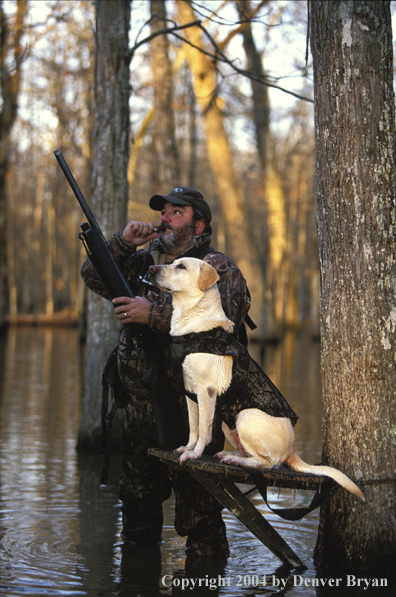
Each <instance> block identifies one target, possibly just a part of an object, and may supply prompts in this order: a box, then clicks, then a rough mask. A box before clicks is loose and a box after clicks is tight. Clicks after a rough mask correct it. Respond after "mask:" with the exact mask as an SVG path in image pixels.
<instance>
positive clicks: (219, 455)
mask: <svg viewBox="0 0 396 597" xmlns="http://www.w3.org/2000/svg"><path fill="white" fill-rule="evenodd" d="M231 454H232V452H227V450H223V451H222V452H217V454H215V457H216V458H220V460H222V459H223V458H224V457H225V456H230V455H231Z"/></svg>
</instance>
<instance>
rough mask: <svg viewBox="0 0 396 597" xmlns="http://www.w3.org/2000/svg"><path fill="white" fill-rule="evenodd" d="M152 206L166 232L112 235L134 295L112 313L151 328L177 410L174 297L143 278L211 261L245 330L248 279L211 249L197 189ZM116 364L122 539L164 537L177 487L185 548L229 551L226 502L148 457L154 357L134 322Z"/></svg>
mask: <svg viewBox="0 0 396 597" xmlns="http://www.w3.org/2000/svg"><path fill="white" fill-rule="evenodd" d="M150 207H151V208H152V209H153V210H155V211H159V212H160V214H161V215H160V218H159V222H158V225H159V227H160V230H161V232H159V233H158V232H154V225H153V224H152V223H148V224H146V223H143V222H137V221H131V222H129V223H128V224H127V226H126V227H125V229H124V230H123V231H122V232H117V233H116V234H114V235H113V236H112V238H111V239H110V240H109V241H108V245H109V248H110V250H111V251H112V253H113V255H114V257H115V258H116V260H117V262H118V264H119V266H120V268H121V270H122V272H123V274H124V276H125V278H126V280H127V281H128V283H129V285H130V287H131V289H132V290H133V291H134V294H135V295H136V298H133V299H131V298H128V297H117V298H115V299H114V300H113V304H114V307H115V309H114V312H115V314H116V316H117V317H118V319H119V320H120V321H121V322H122V323H123V324H140V325H144V326H148V327H149V328H151V330H152V331H153V333H154V334H155V337H156V340H157V342H158V344H159V346H160V351H159V352H160V354H161V372H162V373H163V375H164V379H166V383H167V384H168V385H169V387H170V389H171V392H172V395H173V396H174V397H176V399H177V401H178V405H179V406H178V408H180V410H185V409H186V405H185V399H184V395H183V389H182V388H181V387H180V386H179V385H178V383H177V381H176V378H175V376H174V374H173V371H172V366H171V356H170V345H171V338H170V335H169V330H170V321H171V316H172V304H171V296H168V295H167V294H166V293H165V292H164V291H161V290H159V289H158V288H155V287H152V286H151V285H150V284H149V283H148V282H147V280H145V275H146V273H147V270H148V268H149V266H150V265H158V264H163V263H172V262H173V261H174V260H175V259H176V258H178V257H181V256H189V257H196V258H199V259H204V260H205V261H207V262H208V263H210V265H212V266H213V267H214V268H215V269H216V270H217V272H218V274H219V276H220V280H219V282H218V286H219V291H220V295H221V299H222V305H223V309H224V311H225V313H226V315H227V317H228V318H229V319H231V320H232V321H233V322H235V324H236V325H235V329H236V330H243V329H244V328H243V322H244V319H245V316H246V314H247V311H248V310H249V307H250V300H249V297H248V292H247V288H246V283H245V280H244V278H243V276H242V274H241V272H240V270H239V269H238V267H237V266H236V265H235V263H234V262H233V261H232V260H231V259H229V258H228V257H226V256H225V255H223V254H221V253H218V252H217V251H215V250H214V249H212V248H211V247H210V234H211V232H212V228H211V225H210V222H211V220H212V213H211V210H210V207H209V205H208V203H207V202H206V201H205V199H204V198H203V196H202V194H201V193H200V192H199V191H197V190H195V189H190V188H186V187H177V188H175V189H173V190H172V191H171V192H170V193H169V194H168V195H154V196H153V197H151V199H150ZM147 241H153V242H152V243H151V245H150V247H149V249H148V250H144V249H139V250H137V248H138V247H140V246H141V245H143V244H145V243H146V242H147ZM81 274H82V277H83V279H84V281H85V282H86V284H87V285H88V287H89V288H90V289H91V290H93V291H94V292H96V293H98V294H101V295H102V296H106V291H105V290H104V289H103V286H102V285H101V283H100V281H99V280H98V278H97V275H96V273H95V270H94V268H93V266H92V264H91V262H90V260H89V259H87V260H86V261H85V263H84V265H83V267H82V270H81ZM131 328H132V332H131ZM237 334H238V332H237ZM117 366H118V374H119V380H120V383H121V387H122V390H123V391H124V392H126V393H127V395H128V399H129V403H128V406H127V407H126V420H125V428H124V433H123V461H122V474H121V477H120V479H119V481H118V485H117V494H118V496H119V498H120V500H121V501H122V502H123V506H122V511H123V531H122V537H123V539H124V540H126V541H133V542H136V543H140V542H141V543H149V542H159V541H161V531H162V522H163V518H162V503H163V502H164V501H165V500H166V499H168V498H169V497H170V495H171V491H172V487H173V489H174V492H175V509H176V510H175V528H176V531H177V532H178V534H179V535H181V536H187V554H190V555H198V556H211V557H213V556H225V555H226V554H227V553H228V543H227V538H226V532H225V525H224V522H223V520H222V516H221V509H222V508H221V506H220V504H219V503H218V502H217V501H216V500H215V499H214V498H213V497H212V496H211V495H210V494H209V493H208V492H207V491H206V490H204V489H203V488H202V487H201V486H200V485H199V484H198V483H197V482H196V481H195V480H194V479H193V478H192V477H191V476H190V475H189V474H188V473H178V474H173V475H172V478H171V476H170V472H169V470H168V468H167V467H166V466H165V465H163V464H162V463H160V462H159V461H157V460H155V459H153V458H150V457H148V456H147V450H148V448H150V447H157V446H158V433H157V428H156V427H157V425H158V423H156V421H155V417H154V413H153V403H152V396H151V394H150V389H149V388H148V387H147V385H145V384H144V383H143V381H142V378H143V376H144V375H145V373H146V371H147V368H148V356H147V355H146V354H145V350H144V348H143V346H142V344H141V343H140V341H139V338H138V336H137V335H136V334H134V332H133V326H126V327H125V326H123V327H122V329H121V332H120V336H119V344H118V349H117ZM164 400H165V390H164ZM215 427H216V428H215V429H214V430H213V441H212V443H211V444H210V446H208V448H207V450H206V453H215V452H217V451H219V450H220V449H222V447H223V442H224V437H223V435H222V432H221V428H220V425H219V424H217V425H216V426H215ZM174 447H177V446H174Z"/></svg>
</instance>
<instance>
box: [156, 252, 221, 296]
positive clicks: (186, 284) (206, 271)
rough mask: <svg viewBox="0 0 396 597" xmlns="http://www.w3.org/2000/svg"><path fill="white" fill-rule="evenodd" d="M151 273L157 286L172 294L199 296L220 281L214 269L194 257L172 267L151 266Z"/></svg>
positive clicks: (177, 262) (176, 261) (179, 260)
mask: <svg viewBox="0 0 396 597" xmlns="http://www.w3.org/2000/svg"><path fill="white" fill-rule="evenodd" d="M149 273H150V278H151V280H152V281H153V283H154V284H155V285H156V286H159V287H160V288H162V289H163V290H166V292H171V293H177V292H184V293H187V294H197V292H204V291H205V290H207V289H208V288H210V287H211V286H213V284H215V283H216V282H217V281H218V280H219V279H220V278H219V275H218V273H217V272H216V270H215V269H214V267H212V266H211V265H209V263H206V262H205V261H202V260H201V259H195V258H194V257H182V258H181V259H176V260H175V261H174V262H173V263H171V264H170V265H151V266H150V268H149Z"/></svg>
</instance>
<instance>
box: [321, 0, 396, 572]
mask: <svg viewBox="0 0 396 597" xmlns="http://www.w3.org/2000/svg"><path fill="white" fill-rule="evenodd" d="M310 7H311V8H310V16H311V34H310V38H311V48H312V54H313V63H314V85H315V120H316V154H317V158H316V162H317V201H318V205H317V216H318V242H319V255H320V277H321V291H320V295H321V296H320V299H321V338H322V349H321V351H322V378H323V381H322V384H323V407H324V408H323V412H324V421H323V434H324V451H323V457H324V461H325V462H326V463H328V464H330V465H332V466H335V467H337V468H341V469H342V470H344V471H345V472H346V473H347V474H348V475H350V476H351V477H352V478H354V479H355V480H356V481H357V483H358V484H360V485H361V487H362V489H363V491H364V492H365V495H366V503H363V502H360V501H357V500H356V498H354V497H352V496H351V495H350V494H347V493H346V492H344V491H342V490H336V491H334V492H333V494H332V496H331V499H330V500H328V501H327V502H326V503H325V505H324V506H323V507H322V511H321V520H320V529H319V536H318V542H317V547H316V558H317V561H318V563H319V564H326V565H331V566H335V567H340V568H360V569H376V570H379V569H391V567H393V566H394V555H395V553H396V519H395V509H396V482H395V471H396V439H395V438H396V401H395V387H396V367H395V355H396V338H395V330H396V287H395V271H396V246H395V137H394V135H395V108H394V105H395V104H394V93H393V57H392V28H391V14H390V2H370V1H366V0H359V1H354V2H352V1H346V2H331V1H323V2H311V3H310Z"/></svg>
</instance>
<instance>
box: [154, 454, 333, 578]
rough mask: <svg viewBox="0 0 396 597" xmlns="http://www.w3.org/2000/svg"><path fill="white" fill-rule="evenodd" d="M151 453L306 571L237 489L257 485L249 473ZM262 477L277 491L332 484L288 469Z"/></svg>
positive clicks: (209, 460)
mask: <svg viewBox="0 0 396 597" xmlns="http://www.w3.org/2000/svg"><path fill="white" fill-rule="evenodd" d="M148 453H149V455H150V456H153V457H155V458H158V459H159V460H161V462H163V463H164V464H166V465H168V466H169V467H171V468H173V469H176V470H177V471H187V472H189V473H190V474H191V475H192V476H193V477H195V479H197V481H199V482H200V483H201V485H203V486H204V487H205V489H207V490H208V491H209V492H210V493H211V494H212V495H213V496H214V497H215V498H216V499H217V500H218V501H219V502H220V503H221V504H222V505H223V506H224V507H225V508H227V509H228V510H229V511H230V512H232V514H234V516H236V517H237V518H238V520H240V521H241V522H242V524H243V525H244V526H245V527H246V528H247V529H249V531H251V532H252V533H253V535H255V537H257V539H259V540H260V541H261V542H262V543H263V544H264V545H265V546H266V547H267V548H268V549H269V550H271V551H272V553H274V554H275V555H276V556H277V557H278V558H279V559H280V560H281V561H282V562H283V563H284V564H285V565H287V566H288V567H289V568H297V567H304V568H305V567H306V566H305V565H304V563H303V562H302V561H301V560H300V558H299V557H298V555H296V554H295V553H294V551H293V550H292V548H291V547H290V546H289V545H288V544H287V543H286V541H285V540H284V539H283V538H282V537H281V536H280V535H279V534H278V533H277V531H276V530H275V529H274V528H273V527H272V526H271V525H270V524H269V522H268V521H267V520H266V519H265V518H264V516H263V515H262V514H261V513H260V512H259V511H258V510H257V509H256V508H255V506H254V505H253V504H252V502H251V501H250V500H249V499H248V497H247V496H246V495H245V494H244V493H243V492H242V491H241V490H240V489H239V488H238V487H237V483H243V484H246V485H257V481H256V480H255V479H254V478H253V476H252V474H251V472H250V471H248V470H246V469H243V468H241V467H239V466H234V465H229V464H224V463H222V462H221V461H220V460H218V459H217V458H215V457H214V456H203V457H202V458H200V459H199V460H187V461H186V462H185V463H184V464H180V463H179V454H177V453H176V452H174V451H170V450H160V449H157V448H151V449H150V450H149V452H148ZM256 474H257V473H256ZM259 474H260V476H261V477H262V478H263V479H264V480H265V482H266V484H267V485H269V486H271V487H278V488H287V489H311V490H312V489H314V490H318V489H321V490H322V489H323V486H324V484H327V487H328V484H329V483H331V484H333V482H332V481H331V480H330V479H329V478H328V477H325V476H319V475H311V474H307V473H295V472H293V471H290V470H288V469H285V468H282V469H271V470H265V471H259Z"/></svg>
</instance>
